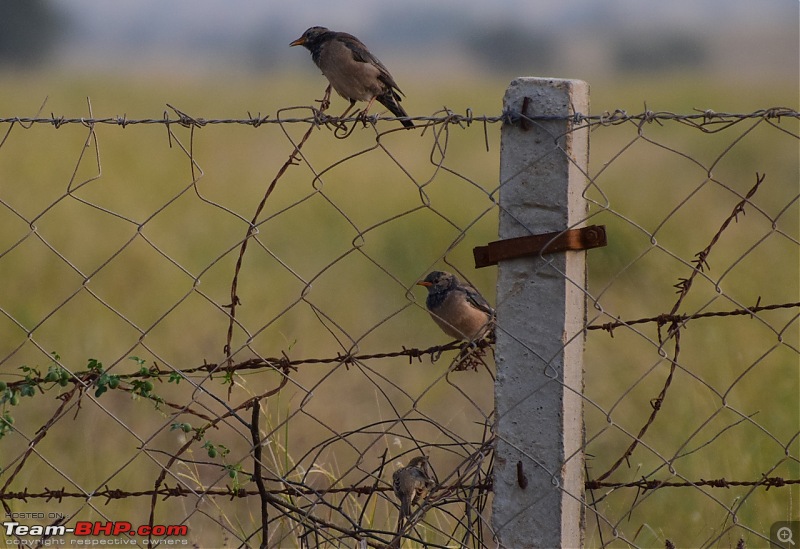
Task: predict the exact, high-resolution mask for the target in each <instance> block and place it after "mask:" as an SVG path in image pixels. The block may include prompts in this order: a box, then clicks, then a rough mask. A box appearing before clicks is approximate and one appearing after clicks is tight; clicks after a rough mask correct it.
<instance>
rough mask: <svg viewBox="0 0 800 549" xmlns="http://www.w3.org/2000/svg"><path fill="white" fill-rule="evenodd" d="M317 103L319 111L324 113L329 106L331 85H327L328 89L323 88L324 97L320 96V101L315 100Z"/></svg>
mask: <svg viewBox="0 0 800 549" xmlns="http://www.w3.org/2000/svg"><path fill="white" fill-rule="evenodd" d="M317 102H318V103H319V110H320V111H326V110H328V107H330V106H331V85H330V84H328V87H327V88H325V95H323V96H322V99H321V100H320V99H317Z"/></svg>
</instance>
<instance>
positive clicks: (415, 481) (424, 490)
mask: <svg viewBox="0 0 800 549" xmlns="http://www.w3.org/2000/svg"><path fill="white" fill-rule="evenodd" d="M433 485H434V482H433V480H432V479H431V475H430V473H429V471H428V456H417V457H415V458H412V459H411V461H409V462H408V465H406V466H405V467H403V468H402V469H398V470H397V471H395V472H394V474H393V475H392V488H394V494H395V495H396V496H397V499H399V500H400V521H401V522H402V521H403V519H405V518H408V517H410V516H411V506H412V505H419V503H420V502H421V501H422V500H423V499H425V496H427V495H428V492H430V490H431V488H433Z"/></svg>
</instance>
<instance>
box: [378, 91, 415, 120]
mask: <svg viewBox="0 0 800 549" xmlns="http://www.w3.org/2000/svg"><path fill="white" fill-rule="evenodd" d="M376 99H377V100H378V102H379V103H380V104H381V105H383V106H384V107H386V108H387V109H389V112H391V113H392V114H393V115H395V116H405V117H407V116H408V113H407V112H406V111H405V109H404V108H403V107H402V106H400V97H398V96H397V94H396V93H395V92H394V91H393V90H389V91H388V92H387V93H385V94H383V95H380V96H378V97H377V98H376ZM400 122H401V123H402V124H403V126H405V127H406V128H413V127H414V123H413V122H412V121H411V120H401V121H400Z"/></svg>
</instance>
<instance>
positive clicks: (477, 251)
mask: <svg viewBox="0 0 800 549" xmlns="http://www.w3.org/2000/svg"><path fill="white" fill-rule="evenodd" d="M606 244H608V241H607V240H606V227H605V225H591V226H589V227H581V228H579V229H569V230H567V231H561V232H555V233H545V234H535V235H530V236H520V237H518V238H508V239H506V240H496V241H495V242H490V243H489V244H487V245H486V246H476V247H475V248H473V249H472V254H473V255H474V256H475V268H476V269H480V268H481V267H488V266H489V265H497V263H498V261H503V260H506V259H515V258H517V257H524V256H527V255H539V254H552V253H555V252H566V251H577V250H589V249H591V248H600V247H602V246H605V245H606Z"/></svg>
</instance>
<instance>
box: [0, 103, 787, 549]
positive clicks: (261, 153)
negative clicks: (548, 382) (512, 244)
mask: <svg viewBox="0 0 800 549" xmlns="http://www.w3.org/2000/svg"><path fill="white" fill-rule="evenodd" d="M799 117H800V116H799V115H798V113H797V112H796V111H794V110H792V109H766V110H760V111H757V112H753V113H745V114H737V113H717V112H713V111H704V112H692V113H667V112H643V113H637V114H629V113H625V112H621V111H617V112H613V113H603V114H602V115H596V116H588V115H581V114H580V113H578V114H576V115H575V120H576V123H577V125H578V126H579V127H581V128H589V129H590V131H591V150H592V153H591V163H590V173H589V174H588V177H587V182H586V187H585V192H584V195H585V197H586V198H587V199H588V200H589V202H590V204H591V208H590V212H589V215H588V218H587V220H586V221H587V222H588V223H592V224H602V225H605V226H606V230H607V234H608V246H606V247H604V248H600V249H596V250H592V251H589V252H587V253H588V260H587V262H588V269H589V278H588V287H586V296H587V299H588V302H589V314H588V317H587V319H586V325H585V330H586V335H587V344H586V353H585V391H584V395H583V398H584V410H585V445H584V449H585V452H586V455H587V467H586V492H585V502H584V505H585V515H586V532H585V541H586V545H587V546H590V547H664V546H671V545H676V546H684V545H685V546H704V547H705V546H714V547H734V546H747V547H759V546H764V545H766V544H768V540H769V536H770V527H771V524H772V523H774V522H776V521H781V520H791V519H796V518H797V507H796V505H797V504H796V501H797V500H798V496H799V495H800V488H798V484H800V463H799V462H798V458H799V457H800V442H799V441H798V434H799V433H800V424H799V422H798V417H797V400H798V399H797V390H798V386H800V379H799V378H800V374H799V373H798V368H797V364H798V358H799V357H798V354H799V350H800V342H798V310H799V308H800V303H798V301H800V300H799V299H798V294H799V293H800V285H799V284H798V269H797V266H798V263H799V260H800V234H798V233H799V231H798V226H799V225H800V220H799V219H798V211H799V210H800V208H799V207H798V187H797V173H798V162H797V146H798V118H799ZM414 121H415V123H416V124H417V128H416V129H413V130H405V129H403V128H402V126H401V125H400V124H399V122H397V121H395V120H393V119H386V118H381V117H376V116H371V117H366V118H363V119H359V118H350V119H347V120H344V121H342V120H338V119H335V118H331V117H329V116H328V115H327V114H326V113H325V112H324V111H321V110H320V109H318V108H317V107H312V106H301V107H292V108H286V109H283V110H281V111H279V112H277V113H275V115H273V116H269V117H261V116H258V117H248V118H244V119H225V120H212V119H203V118H199V117H197V116H193V115H190V114H187V113H185V112H182V111H181V110H180V109H178V108H175V107H171V106H170V107H169V108H168V109H167V110H166V111H165V112H164V116H163V117H160V118H153V119H136V120H132V119H127V118H126V117H124V116H120V117H110V118H100V117H97V118H96V117H95V116H94V115H93V113H92V109H91V105H89V108H88V113H87V116H86V117H85V118H81V117H74V118H67V117H56V116H50V117H41V116H34V117H29V118H25V117H15V118H4V119H0V132H2V134H1V135H2V138H0V177H1V178H2V184H0V212H1V213H0V278H1V279H2V281H3V284H2V290H1V291H0V296H2V297H0V334H2V337H0V380H2V385H0V387H2V393H0V394H2V396H1V397H0V402H2V404H0V407H2V409H1V410H0V414H2V420H1V422H0V436H1V437H2V438H0V449H2V451H1V452H0V456H1V457H0V467H2V469H1V470H0V502H2V505H3V509H4V513H5V515H6V517H5V521H6V523H8V522H9V521H16V522H18V523H19V524H20V525H42V526H50V527H55V529H51V530H45V531H42V532H38V531H34V532H28V531H25V532H22V531H20V530H18V529H17V530H15V529H13V528H11V527H8V526H4V528H5V531H4V534H3V536H4V541H5V543H6V544H7V545H21V544H23V543H25V544H32V545H34V546H35V545H37V544H39V545H48V544H51V543H55V542H56V541H57V540H58V539H59V537H61V538H63V537H64V536H63V533H64V532H63V531H61V530H58V528H59V527H65V528H75V529H76V531H78V532H79V533H86V532H85V529H86V528H88V527H89V526H87V523H89V525H90V526H91V527H92V528H95V531H92V532H91V533H92V534H96V535H98V536H99V537H101V538H102V537H103V536H106V537H108V538H112V537H114V536H113V534H118V533H119V532H117V531H112V530H109V531H106V530H103V528H105V527H106V524H107V523H108V524H110V523H113V526H114V527H115V528H121V529H125V525H126V524H127V526H130V528H131V530H132V531H135V533H136V534H138V536H134V537H130V538H128V537H125V536H123V538H124V539H125V541H126V543H128V542H130V544H132V545H146V544H156V543H163V544H167V543H169V544H178V545H191V546H196V547H250V546H269V547H356V546H358V547H364V546H368V547H384V546H386V545H388V544H392V543H394V544H399V543H400V542H401V538H402V540H403V541H402V543H403V544H404V545H403V546H408V547H423V546H424V547H454V546H466V547H494V546H495V543H494V541H493V525H492V521H491V501H492V465H493V461H492V459H493V452H492V448H493V432H492V426H493V422H494V420H495V417H494V402H493V383H494V371H495V366H494V357H493V351H492V348H491V344H490V343H489V342H481V343H478V344H475V345H473V346H471V347H466V348H465V347H464V346H463V344H462V343H460V342H453V341H450V339H449V338H448V337H447V336H446V335H445V334H443V333H442V332H441V331H439V329H438V328H437V327H436V325H435V324H434V323H433V321H432V320H431V319H430V318H429V317H428V313H427V311H426V310H425V304H424V300H425V291H424V290H423V289H422V288H417V287H416V286H415V283H416V282H417V281H419V280H421V279H422V278H423V277H424V276H425V275H426V273H428V272H429V271H432V270H446V271H451V272H454V273H456V274H458V276H459V277H460V278H461V279H462V280H466V281H469V282H470V283H471V284H472V285H473V286H475V287H476V288H477V289H478V290H479V291H481V293H482V294H483V295H484V296H485V297H486V298H487V299H488V301H489V302H491V303H494V302H495V299H494V294H495V292H494V289H493V288H494V280H495V278H496V269H495V268H486V269H480V270H476V269H475V268H474V266H473V261H472V249H473V247H475V246H479V245H483V244H485V243H486V242H488V241H491V240H495V239H496V234H497V219H498V215H499V212H498V208H499V207H498V193H499V192H502V182H499V181H498V177H497V173H498V165H499V152H498V149H499V144H498V139H499V137H498V133H499V126H500V124H502V123H520V122H521V121H520V120H519V119H514V117H512V116H511V114H510V113H501V114H499V115H496V116H482V115H481V116H477V115H475V114H474V113H472V112H466V113H463V114H460V113H454V112H450V111H448V110H444V111H441V112H437V113H434V114H432V115H431V116H428V117H419V118H415V119H414ZM528 121H529V122H530V123H535V122H536V117H535V116H530V118H529V119H528ZM522 122H525V121H522ZM573 282H575V283H576V284H580V285H581V287H583V281H573ZM547 320H548V319H547V318H537V317H535V315H534V317H533V318H531V323H532V324H531V325H532V326H535V325H536V323H541V322H547ZM498 328H499V329H502V328H503V319H502V318H499V319H498ZM465 355H468V359H467V360H465ZM520 428H521V429H526V428H529V426H520ZM419 454H425V455H427V456H429V458H430V463H431V466H432V474H433V477H434V482H435V487H434V489H433V490H432V491H431V494H430V495H429V496H428V497H427V499H425V500H424V501H423V502H422V503H421V506H420V509H421V510H420V511H417V512H416V513H415V515H414V516H413V517H412V518H413V520H411V521H409V523H408V524H406V525H405V526H404V527H403V528H402V529H401V530H398V502H397V500H396V498H395V496H394V494H393V489H392V473H393V472H394V471H396V470H397V469H398V468H399V467H401V466H402V465H404V464H406V463H407V462H408V461H409V460H410V459H411V458H413V457H414V456H417V455H419ZM120 524H123V526H122V527H120V526H119V525H120ZM78 525H80V526H78ZM182 526H185V527H186V528H185V530H183V529H180V528H179V527H182ZM140 527H144V529H140ZM81 528H82V529H83V530H81ZM97 528H100V530H99V531H98V530H96V529H97ZM70 536H74V537H78V536H76V535H75V532H73V533H72V534H70V535H68V536H67V538H69V537H70Z"/></svg>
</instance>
